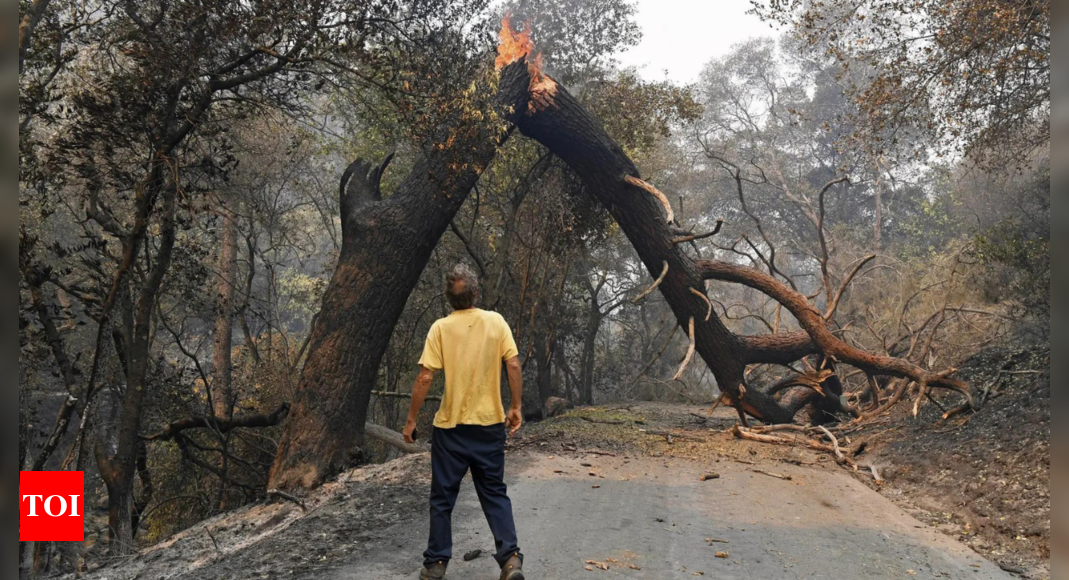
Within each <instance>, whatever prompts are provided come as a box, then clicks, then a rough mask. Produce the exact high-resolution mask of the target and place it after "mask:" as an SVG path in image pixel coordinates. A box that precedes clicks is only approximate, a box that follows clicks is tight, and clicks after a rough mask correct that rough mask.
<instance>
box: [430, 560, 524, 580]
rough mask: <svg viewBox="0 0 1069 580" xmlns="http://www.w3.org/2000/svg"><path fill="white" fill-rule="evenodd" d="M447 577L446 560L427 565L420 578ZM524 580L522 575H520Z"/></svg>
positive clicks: (438, 578)
mask: <svg viewBox="0 0 1069 580" xmlns="http://www.w3.org/2000/svg"><path fill="white" fill-rule="evenodd" d="M442 578H445V562H438V563H436V564H434V565H432V566H431V567H430V568H427V567H426V566H424V567H423V569H422V570H420V571H419V580H442ZM520 578H521V580H522V578H523V577H522V576H521V577H520Z"/></svg>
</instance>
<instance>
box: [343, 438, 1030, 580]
mask: <svg viewBox="0 0 1069 580" xmlns="http://www.w3.org/2000/svg"><path fill="white" fill-rule="evenodd" d="M584 464H588V465H589V466H588V465H584ZM509 468H510V471H509V473H508V475H507V480H508V483H509V485H510V496H511V497H512V501H513V507H514V511H515V514H516V518H517V528H518V531H519V537H520V546H521V549H522V550H523V551H524V553H525V556H526V561H525V566H524V569H525V572H526V573H527V577H528V578H530V579H531V580H539V579H573V578H588V577H589V578H592V579H593V578H633V579H639V578H650V579H654V578H656V579H662V578H663V579H668V578H681V579H682V578H695V577H701V576H705V577H709V578H717V579H724V580H728V579H735V578H738V579H742V578H746V579H757V578H759V579H777V578H784V579H794V578H799V579H801V578H805V579H817V578H828V579H833V578H834V579H855V578H856V579H860V578H866V579H880V578H898V579H902V578H953V579H957V578H966V579H968V578H972V579H977V580H981V579H983V580H988V579H1000V580H1008V579H1010V578H1013V577H1012V576H1010V575H1009V574H1007V573H1005V572H1003V571H1002V570H1001V569H999V568H998V567H997V566H996V565H994V564H992V563H991V562H989V561H987V560H985V559H984V558H982V557H980V556H979V555H977V554H976V553H975V552H973V551H972V550H970V549H968V548H967V547H965V546H963V545H962V544H960V543H958V542H956V541H954V540H953V539H952V538H950V537H948V536H946V535H944V534H942V533H940V532H938V531H936V530H935V529H933V528H931V527H929V526H926V525H924V524H922V523H921V522H919V521H918V520H916V519H914V518H913V517H912V516H910V515H909V514H907V513H906V512H904V511H902V510H901V509H900V508H898V507H897V506H895V505H894V504H893V503H891V502H890V501H888V500H887V499H886V498H884V497H882V496H881V495H879V494H878V493H876V492H874V491H872V490H871V489H869V488H867V487H865V486H864V485H862V484H861V483H860V482H858V481H856V480H855V479H853V478H852V477H851V476H850V475H849V474H847V473H844V472H842V471H836V470H831V469H811V468H805V467H797V466H793V465H786V464H783V463H768V464H762V463H755V464H752V465H751V464H747V463H740V462H735V461H731V460H726V459H725V460H723V461H721V462H711V463H709V464H706V465H702V464H699V463H696V462H693V461H688V460H683V459H671V458H651V457H630V458H625V457H609V456H603V455H586V456H584V455H580V454H569V455H568V456H560V455H549V454H545V453H539V452H520V453H517V454H512V455H510V458H509ZM761 470H763V471H767V472H771V473H775V474H777V475H783V476H786V475H789V476H790V479H789V480H787V479H779V478H777V477H773V476H771V475H767V474H764V473H759V472H758V471H761ZM709 471H715V472H717V473H718V474H719V475H720V477H719V478H716V479H710V480H708V481H700V476H701V475H702V474H703V473H706V472H709ZM453 522H454V560H453V562H452V564H451V565H450V568H449V573H448V576H447V578H452V579H455V580H462V579H471V580H492V579H495V578H497V574H498V571H497V568H496V564H495V563H494V561H493V559H492V558H491V557H490V553H492V550H493V538H492V536H491V535H490V533H489V530H488V528H487V526H486V522H485V520H484V519H483V516H482V512H481V511H480V509H479V503H478V499H477V497H476V495H475V492H474V490H473V489H472V486H471V482H470V479H469V480H466V481H465V483H464V485H463V487H462V491H461V494H460V499H459V500H458V503H457V507H456V510H455V511H454V514H453ZM426 533H427V515H426V510H424V512H423V514H422V515H421V516H416V517H412V518H406V519H405V520H404V521H401V522H398V523H397V524H395V525H393V526H391V527H389V528H387V529H386V530H383V531H382V533H381V534H379V535H378V536H377V538H376V539H374V540H373V541H371V542H369V543H368V544H366V545H365V546H364V549H362V550H360V552H362V554H359V555H357V554H354V556H357V557H355V558H353V559H352V560H350V563H349V564H348V565H346V566H345V567H343V568H340V569H338V570H336V571H335V572H334V573H332V575H331V577H333V578H337V579H339V580H341V579H344V580H350V579H352V580H356V579H359V580H395V579H396V580H400V579H411V578H415V577H416V576H417V574H418V570H419V566H420V560H421V556H420V554H421V552H422V550H423V548H424V546H425V540H426ZM475 549H481V550H482V551H483V555H482V556H481V557H479V558H476V559H475V560H472V561H470V562H465V561H463V560H462V558H461V557H460V556H462V555H463V554H464V553H465V552H467V551H470V550H475ZM718 552H720V553H721V554H720V556H726V557H718V555H717V553H718ZM588 561H592V562H594V563H593V564H591V563H588ZM588 567H590V568H592V570H588V569H587V568H588ZM602 567H607V568H608V569H607V570H606V569H602Z"/></svg>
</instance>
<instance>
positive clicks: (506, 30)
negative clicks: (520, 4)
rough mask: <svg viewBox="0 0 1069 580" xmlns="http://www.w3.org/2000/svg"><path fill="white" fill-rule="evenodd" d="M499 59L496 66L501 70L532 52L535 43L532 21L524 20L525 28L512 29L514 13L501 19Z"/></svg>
mask: <svg viewBox="0 0 1069 580" xmlns="http://www.w3.org/2000/svg"><path fill="white" fill-rule="evenodd" d="M497 39H498V43H497V59H496V60H494V66H495V67H497V70H501V69H503V68H505V67H506V66H508V65H510V64H512V63H514V62H516V61H518V60H520V59H521V58H523V57H525V56H527V55H528V54H531V51H533V50H534V43H533V42H531V23H530V22H524V23H523V30H521V31H518V32H517V31H514V30H512V13H509V14H506V15H505V17H504V18H502V19H501V31H500V32H498V33H497Z"/></svg>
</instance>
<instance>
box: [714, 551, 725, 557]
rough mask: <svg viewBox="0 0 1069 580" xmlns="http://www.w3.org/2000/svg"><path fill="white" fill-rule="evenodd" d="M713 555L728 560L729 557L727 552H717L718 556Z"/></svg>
mask: <svg viewBox="0 0 1069 580" xmlns="http://www.w3.org/2000/svg"><path fill="white" fill-rule="evenodd" d="M713 555H714V556H716V557H717V558H727V557H728V553H727V552H717V553H716V554H713Z"/></svg>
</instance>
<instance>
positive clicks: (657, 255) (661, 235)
mask: <svg viewBox="0 0 1069 580" xmlns="http://www.w3.org/2000/svg"><path fill="white" fill-rule="evenodd" d="M532 103H535V104H537V106H535V107H532V108H531V109H530V110H529V111H527V114H525V115H523V116H522V117H521V118H520V120H519V121H518V123H517V124H518V126H519V128H520V131H521V132H522V133H523V134H524V135H527V136H529V137H531V138H534V139H536V140H537V141H538V142H540V143H542V144H543V145H544V146H546V147H547V148H548V149H549V150H550V151H552V152H553V153H554V154H556V155H558V156H559V157H561V159H563V160H564V161H565V163H567V164H568V165H569V166H570V167H571V168H572V169H573V170H574V171H575V172H576V174H577V175H578V176H579V177H580V179H582V180H583V182H584V184H585V185H586V187H587V190H588V191H590V192H591V193H592V194H593V195H594V196H595V197H596V198H597V199H598V200H599V201H600V202H601V203H602V204H604V205H605V207H606V208H607V209H608V210H609V213H610V214H611V215H612V216H613V218H615V220H616V222H617V223H618V224H619V225H620V228H621V229H622V230H623V232H624V234H625V235H626V236H627V238H628V240H629V241H630V242H631V244H632V245H633V246H634V248H635V250H636V251H637V252H638V255H639V257H640V258H641V259H642V262H643V263H644V264H645V265H646V268H647V270H648V271H649V272H650V273H651V275H652V276H653V277H654V278H657V277H658V276H659V275H660V273H661V272H662V269H663V265H664V264H665V263H667V264H668V272H667V274H666V275H665V277H664V279H663V281H662V282H661V283H660V285H659V287H658V289H659V290H660V291H661V293H662V294H663V295H664V296H665V299H666V300H667V302H668V304H669V306H670V307H671V308H672V311H673V313H674V314H675V316H676V320H677V321H678V323H679V324H680V325H681V326H682V327H683V328H688V325H689V321H690V319H691V318H694V319H695V326H694V332H695V337H694V338H695V341H696V350H697V352H698V354H700V355H701V356H702V358H703V359H704V360H705V362H706V363H707V364H708V365H709V368H710V369H711V370H712V371H713V375H714V376H715V377H716V379H717V383H718V384H719V385H720V387H721V389H722V390H725V391H727V392H730V393H734V394H735V396H736V398H738V394H739V393H740V387H742V384H743V372H744V370H745V368H746V364H747V361H748V360H749V359H751V358H752V356H753V355H752V353H751V350H752V348H751V346H750V345H749V344H748V343H747V342H746V340H744V339H743V338H741V337H738V336H736V335H735V334H733V333H732V332H731V331H729V330H728V329H727V327H725V326H724V325H723V323H722V322H721V321H720V319H719V318H717V317H715V316H713V317H710V318H709V320H705V317H706V313H707V303H706V302H705V301H704V300H702V299H700V298H699V297H697V296H695V295H694V293H692V292H691V289H692V288H693V289H696V290H699V291H701V292H703V293H704V290H705V280H704V278H703V274H702V271H701V269H700V268H699V267H698V264H697V263H696V262H695V261H694V260H693V259H691V258H690V257H689V256H688V255H686V254H685V253H684V252H683V251H682V250H681V249H680V247H679V246H677V245H676V244H674V243H673V241H672V240H673V237H674V234H673V233H672V230H671V229H670V228H669V222H668V221H667V220H666V218H665V212H664V209H663V205H662V204H661V203H660V202H659V200H658V198H657V197H656V196H654V195H652V194H651V193H650V192H649V191H648V190H647V189H645V188H643V187H642V186H640V185H637V184H636V183H635V182H633V181H631V180H628V179H625V178H628V177H631V178H638V177H639V172H638V169H637V168H636V167H635V165H634V163H633V162H632V161H631V159H630V158H628V157H627V155H626V154H625V153H624V151H623V149H621V148H620V146H619V145H617V144H616V142H615V141H613V140H612V138H611V137H609V135H608V134H607V133H606V132H605V130H604V129H603V128H602V126H601V123H600V122H599V121H598V120H597V119H596V118H594V117H593V116H592V115H591V114H590V113H589V112H587V111H586V110H585V109H584V108H583V107H582V105H580V104H579V102H578V101H577V100H576V99H575V98H574V97H573V96H572V95H571V94H569V93H568V92H567V91H566V90H565V89H564V88H563V87H560V86H559V85H556V84H555V83H553V87H552V88H549V89H545V90H543V91H542V92H541V94H538V95H535V96H533V97H532ZM795 338H801V340H800V341H799V342H800V343H801V346H802V347H803V348H801V349H800V352H799V356H800V355H801V354H807V353H808V352H809V351H810V350H811V347H810V344H811V343H810V342H809V340H808V337H795ZM793 358H797V356H794V357H793ZM792 360H793V359H792ZM752 399H753V400H750V401H748V404H749V405H750V406H751V407H753V409H752V410H753V412H754V413H755V414H760V415H762V416H766V417H770V418H771V419H773V420H780V421H783V420H786V421H789V420H790V418H789V417H783V416H781V415H784V413H782V410H781V409H780V408H779V406H778V405H776V403H775V401H772V400H771V399H770V398H767V397H766V398H763V397H761V396H760V394H755V395H754V396H753V397H752Z"/></svg>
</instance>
